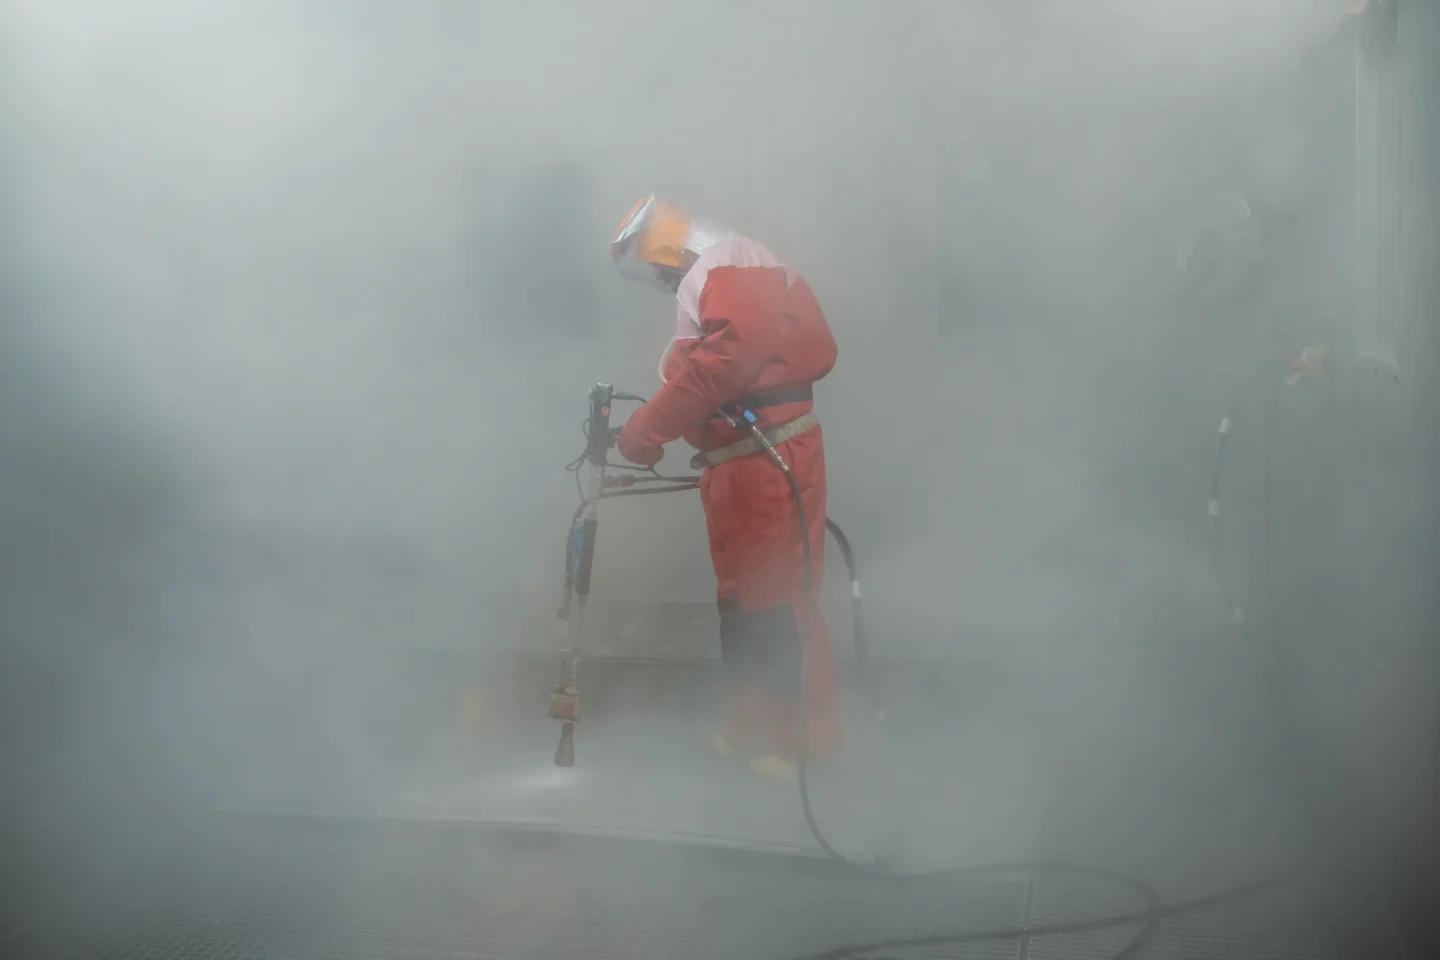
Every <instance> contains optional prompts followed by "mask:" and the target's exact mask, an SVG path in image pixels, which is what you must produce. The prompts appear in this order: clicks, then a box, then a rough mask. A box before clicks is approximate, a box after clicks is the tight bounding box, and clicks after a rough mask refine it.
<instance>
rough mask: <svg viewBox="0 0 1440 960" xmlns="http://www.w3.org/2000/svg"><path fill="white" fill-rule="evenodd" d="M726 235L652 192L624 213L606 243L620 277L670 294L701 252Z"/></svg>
mask: <svg viewBox="0 0 1440 960" xmlns="http://www.w3.org/2000/svg"><path fill="white" fill-rule="evenodd" d="M730 235H731V231H729V230H726V229H725V228H724V227H718V226H715V225H714V224H709V223H703V222H700V221H697V220H695V219H694V218H693V217H691V216H690V215H689V214H687V213H686V212H685V211H683V210H681V209H680V208H679V207H677V206H675V205H674V204H671V203H666V202H665V201H663V200H660V199H658V198H657V197H656V196H655V195H654V194H653V193H652V194H651V195H650V196H648V197H646V198H645V199H643V200H641V201H640V202H639V203H637V204H635V206H634V208H633V209H631V211H630V213H629V214H627V215H626V217H625V220H624V221H623V222H622V223H621V224H620V228H619V229H618V230H617V231H616V232H615V239H614V240H612V241H611V242H610V256H611V257H612V258H613V259H614V261H615V269H616V270H617V271H618V272H619V273H620V275H621V276H622V277H625V278H627V279H629V280H634V281H636V282H637V283H643V284H645V285H646V286H647V287H651V288H653V289H655V290H659V291H661V292H662V293H668V294H671V295H674V294H675V293H676V291H677V290H678V289H679V286H680V281H681V280H683V279H684V278H685V275H686V274H687V273H689V272H690V268H691V267H693V266H694V265H695V262H696V261H697V260H699V259H700V256H701V254H703V253H704V252H705V251H706V250H708V249H710V248H711V247H712V246H714V245H715V244H716V243H717V242H718V241H720V240H722V239H724V238H726V237H728V236H730Z"/></svg>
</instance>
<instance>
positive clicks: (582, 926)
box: [13, 819, 1395, 960]
mask: <svg viewBox="0 0 1440 960" xmlns="http://www.w3.org/2000/svg"><path fill="white" fill-rule="evenodd" d="M223 824H224V825H223V827H216V828H215V829H214V830H212V831H210V839H209V840H208V841H207V842H206V844H205V845H204V847H203V849H201V850H197V851H194V852H193V855H192V856H190V857H188V858H187V859H186V861H185V863H184V864H181V865H177V866H176V868H175V870H174V871H173V873H172V874H171V875H170V876H169V877H168V878H167V880H166V883H164V884H163V885H161V886H158V887H157V888H156V890H154V891H153V896H152V897H151V903H152V906H151V907H150V908H149V909H148V910H146V911H143V912H136V913H134V915H132V917H131V918H130V920H129V922H127V923H126V924H124V925H115V924H113V923H112V924H110V926H109V929H107V930H106V931H104V932H103V934H102V933H99V932H91V933H89V935H87V936H80V935H76V936H72V938H71V939H70V940H69V941H68V942H67V943H66V944H63V945H61V944H57V943H54V942H51V943H48V944H47V943H45V942H44V941H41V940H36V939H34V938H33V937H30V938H27V939H26V940H25V942H24V945H25V946H26V947H27V948H28V949H27V952H29V953H33V955H37V956H39V955H44V956H63V957H67V958H72V960H102V958H115V960H241V958H252V957H253V958H257V960H258V958H287V960H288V958H297V960H298V958H335V960H338V958H402V957H403V958H462V957H463V958H482V960H492V958H493V960H512V958H518V960H524V958H534V960H558V958H596V960H646V958H657V960H658V958H676V960H691V958H694V960H702V958H703V960H710V958H733V957H746V958H749V957H756V958H775V960H787V958H802V957H813V956H816V955H820V954H825V953H826V952H827V951H835V950H837V949H838V948H842V947H845V946H847V945H855V944H865V943H876V942H878V941H886V940H892V939H899V938H907V937H909V938H915V937H923V936H930V935H936V934H955V935H959V934H964V933H970V932H976V931H982V930H987V929H1001V928H1012V927H1016V926H1020V925H1030V926H1036V925H1041V924H1048V923H1054V922H1065V921H1073V920H1083V919H1089V918H1093V917H1098V916H1104V915H1109V914H1117V913H1126V912H1130V911H1134V910H1137V909H1141V908H1143V906H1144V903H1143V902H1142V901H1141V899H1140V898H1138V897H1137V896H1136V895H1135V894H1134V893H1133V892H1132V891H1130V890H1127V889H1126V888H1124V887H1123V886H1122V885H1119V884H1114V883H1109V882H1106V881H1104V880H1103V879H1097V878H1094V877H1086V876H1076V875H1070V874H1065V873H1051V872H1044V871H1042V872H1039V873H1035V874H1029V875H1025V874H1018V873H1016V874H996V875H982V876H973V877H962V878H957V879H950V880H945V881H926V880H896V879H893V878H885V877H876V876H869V875H864V874H859V873H854V872H848V871H844V870H841V869H839V868H836V867H834V866H832V865H830V864H827V863H824V862H821V861H813V860H808V859H804V858H796V857H791V856H783V855H777V854H769V853H756V852H744V851H726V850H716V849H711V848H702V847H695V846H690V845H686V844H675V843H663V842H645V841H637V840H614V839H601V838H594V837H574V836H564V835H553V834H551V835H545V834H522V833H515V832H510V831H504V830H493V829H483V828H474V827H438V826H415V825H392V826H377V825H375V824H359V823H335V822H331V823H324V822H317V821H310V820H284V821H282V820H231V819H227V820H225V821H223ZM1152 887H1153V889H1154V890H1155V891H1156V892H1157V893H1158V894H1159V896H1160V897H1161V899H1162V900H1164V901H1165V902H1167V903H1173V902H1178V901H1181V900H1185V899H1190V898H1193V897H1195V896H1197V895H1204V894H1206V893H1210V892H1213V891H1214V890H1215V889H1217V888H1216V887H1215V886H1210V887H1208V888H1200V887H1196V886H1193V885H1181V884H1175V883H1168V884H1167V883H1156V884H1153V885H1152ZM1372 921H1373V918H1372V917H1368V916H1366V915H1365V914H1364V910H1363V909H1362V907H1361V905H1360V901H1359V899H1357V895H1356V894H1355V893H1354V892H1353V891H1342V890H1338V889H1327V888H1324V887H1321V886H1319V885H1317V884H1316V883H1314V882H1312V881H1307V882H1306V883H1305V884H1304V885H1303V886H1291V887H1280V888H1275V889H1273V890H1271V891H1269V892H1267V893H1264V894H1262V895H1258V896H1256V897H1253V898H1251V899H1248V900H1244V901H1241V902H1235V903H1231V904H1228V905H1226V906H1224V907H1217V908H1214V909H1210V910H1207V911H1205V912H1201V913H1196V914H1192V915H1185V916H1180V917H1176V918H1173V919H1170V920H1167V921H1165V922H1164V923H1162V924H1161V925H1160V926H1159V928H1158V932H1157V933H1156V935H1155V936H1153V937H1152V939H1151V940H1150V941H1149V942H1148V943H1147V944H1146V946H1145V947H1144V948H1143V950H1142V951H1141V953H1140V954H1139V955H1140V956H1141V957H1148V958H1156V960H1159V958H1165V960H1169V958H1175V960H1198V958H1208V957H1223V958H1227V960H1231V958H1251V957H1253V958H1264V960H1284V958H1295V960H1310V958H1315V960H1372V958H1373V960H1390V958H1391V957H1393V956H1395V953H1394V952H1393V950H1392V948H1391V946H1390V944H1389V942H1388V941H1387V940H1386V939H1385V937H1383V936H1381V935H1379V934H1378V933H1375V932H1374V930H1375V929H1376V928H1374V926H1373V923H1372ZM1138 932H1139V931H1138V929H1137V928H1135V927H1133V926H1132V927H1128V928H1123V927H1122V928H1116V929H1113V930H1103V931H1097V932H1092V933H1086V934H1077V935H1074V936H1054V937H1042V938H1035V939H1034V940H1033V941H1031V942H1022V941H1020V940H1009V941H992V942H981V943H971V944H967V945H962V946H953V945H944V944H940V945H933V946H925V947H921V948H884V949H877V950H875V951H873V952H870V953H865V954H856V955H857V956H866V957H870V958H872V960H874V958H877V957H891V958H906V960H910V958H915V960H921V958H923V960H943V958H950V957H967V958H982V960H1031V958H1033V960H1072V958H1073V960H1080V958H1090V957H1096V958H1100V957H1108V956H1112V955H1114V954H1115V953H1117V952H1118V951H1120V950H1121V949H1123V948H1124V947H1125V945H1126V944H1127V943H1128V942H1130V941H1131V940H1132V939H1133V938H1134V937H1135V936H1136V934H1137V933H1138ZM72 933H75V931H72ZM81 933H84V932H83V931H81ZM13 955H16V956H18V955H21V954H18V953H17V954H13ZM830 955H831V956H835V954H834V953H831V954H830Z"/></svg>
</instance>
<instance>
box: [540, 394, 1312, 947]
mask: <svg viewBox="0 0 1440 960" xmlns="http://www.w3.org/2000/svg"><path fill="white" fill-rule="evenodd" d="M1243 392H1244V387H1243V386H1242V390H1241V394H1243ZM1238 398H1239V395H1237V402H1238ZM751 429H752V433H753V434H754V435H756V436H757V437H759V438H760V439H761V443H762V446H763V447H764V448H765V449H766V451H767V452H768V453H769V454H770V456H771V459H772V460H773V461H774V462H775V463H776V464H777V466H778V467H779V469H780V470H781V471H782V472H783V473H784V475H785V479H786V482H787V485H788V486H789V488H790V495H791V499H792V500H793V502H794V504H795V509H796V513H797V515H798V519H799V523H800V540H801V553H802V558H803V562H804V586H805V603H804V604H803V605H802V613H801V621H802V622H801V624H800V625H799V626H800V634H799V642H800V700H801V704H800V710H801V716H802V720H801V729H802V734H801V737H800V748H799V752H798V755H797V757H796V761H797V762H796V772H797V780H798V783H799V795H800V804H801V808H802V812H803V813H804V817H805V823H806V826H807V828H808V829H809V831H810V834H811V836H812V837H813V838H814V839H815V842H816V843H817V844H818V845H819V846H820V848H821V850H823V851H824V852H825V854H826V855H827V856H828V857H829V858H831V859H832V860H834V861H835V862H837V863H839V864H842V865H844V866H847V867H849V868H851V869H854V870H858V871H863V872H866V873H870V874H873V875H877V876H887V877H892V878H899V879H912V880H913V879H921V880H927V881H935V880H942V879H945V880H958V879H961V878H965V877H978V876H982V875H985V874H999V873H1014V872H1020V871H1026V872H1031V873H1034V872H1045V871H1049V872H1064V873H1070V874H1075V875H1081V876H1089V877H1096V878H1099V879H1103V880H1106V881H1109V882H1113V883H1117V884H1120V885H1122V886H1125V887H1127V888H1129V889H1130V890H1131V891H1133V892H1134V893H1135V894H1136V896H1138V897H1139V898H1140V899H1141V900H1142V901H1144V904H1145V908H1144V909H1143V910H1138V911H1134V912H1131V913H1126V914H1117V915H1112V916H1109V917H1100V918H1096V919H1092V920H1082V921H1075V922H1071V923H1063V924H1052V925H1048V926H1040V927H1012V928H1009V929H1000V930H986V931H979V932H974V933H964V934H937V935H931V936H925V937H911V938H905V939H896V940H886V941H876V942H873V943H862V944H850V945H847V946H843V947H837V948H833V949H830V950H826V951H823V952H820V953H816V954H812V955H810V956H808V957H805V958H801V960H846V958H849V957H855V956H857V955H859V954H864V953H874V952H876V951H879V950H895V949H902V948H914V947H924V946H939V945H951V946H958V945H962V944H968V943H978V942H982V941H993V940H1016V939H1020V940H1028V939H1029V938H1031V937H1037V936H1056V935H1061V934H1074V933H1085V932H1092V931H1097V930H1104V929H1109V928H1113V927H1120V926H1128V925H1131V924H1137V923H1138V924H1144V926H1143V928H1142V929H1141V930H1140V932H1139V933H1138V934H1136V936H1135V937H1134V938H1133V939H1132V940H1131V941H1130V942H1129V943H1128V944H1127V945H1126V946H1125V947H1124V948H1122V949H1121V950H1120V951H1119V952H1117V953H1115V954H1113V955H1112V957H1111V960H1131V958H1133V957H1134V956H1135V955H1136V954H1138V953H1139V952H1140V950H1141V949H1143V948H1144V946H1145V945H1146V944H1147V943H1148V942H1149V941H1150V939H1151V938H1152V937H1153V936H1154V934H1155V932H1156V931H1157V930H1158V928H1159V924H1160V923H1161V922H1162V921H1164V920H1166V919H1169V918H1172V917H1176V916H1180V915H1182V914H1186V913H1194V912H1198V911H1200V910H1205V909H1209V908H1212V907H1215V906H1218V905H1220V904H1222V903H1226V902H1229V901H1232V900H1238V899H1242V898H1244V897H1248V896H1252V895H1254V894H1256V893H1259V892H1260V891H1262V890H1265V889H1267V888H1269V887H1271V886H1274V885H1277V884H1279V883H1282V882H1284V881H1285V880H1287V879H1289V878H1290V877H1291V876H1292V875H1296V874H1299V873H1301V872H1302V871H1303V870H1304V867H1303V866H1297V867H1295V868H1292V869H1290V870H1286V871H1284V872H1282V873H1280V874H1277V875H1275V876H1271V877H1268V878H1264V879H1261V880H1256V881H1252V882H1250V883H1246V884H1242V885H1239V886H1234V887H1230V888H1228V889H1226V890H1222V891H1220V892H1218V893H1215V894H1211V895H1209V896H1206V897H1201V898H1197V899H1194V900H1188V901H1184V902H1181V903H1176V904H1171V905H1168V906H1167V905H1165V904H1163V903H1162V902H1161V900H1160V897H1159V895H1158V894H1157V893H1156V892H1155V891H1154V890H1153V889H1152V888H1151V887H1149V886H1148V885H1146V884H1145V883H1143V882H1141V881H1139V880H1137V879H1135V878H1133V877H1128V876H1125V875H1123V874H1118V873H1112V872H1109V871H1105V870H1100V869H1096V868H1091V867H1082V866H1077V865H1073V864H1063V863H1049V862H1027V863H1015V864H997V865H992V866H981V867H961V868H951V869H943V870H935V871H926V872H922V873H912V874H902V875H897V874H893V873H891V872H890V871H889V870H888V869H887V868H886V867H885V866H884V865H882V863H881V862H880V861H876V862H873V863H862V862H857V861H854V860H851V859H849V858H847V857H846V856H845V855H844V854H842V853H840V852H839V851H838V850H836V849H835V847H834V846H833V845H832V844H831V843H830V842H829V840H828V839H827V838H826V837H825V834H824V832H823V831H822V830H821V829H820V825H819V823H818V822H817V821H816V818H815V815H814V811H813V810H812V808H811V803H810V794H809V785H808V779H807V772H806V763H805V746H806V739H807V738H806V736H805V734H804V731H805V730H807V729H808V719H809V718H808V710H807V700H808V696H809V685H808V676H807V675H808V672H809V670H808V657H809V651H808V640H809V636H810V627H811V620H812V616H811V606H812V604H813V602H814V598H813V597H812V592H813V589H814V579H815V575H814V560H813V557H812V556H811V551H810V535H809V520H808V516H807V514H806V511H805V502H804V498H803V497H802V496H801V493H800V486H799V484H798V483H797V482H796V480H795V477H794V474H793V473H792V472H791V470H790V468H789V466H788V464H786V463H785V461H784V459H783V458H781V457H780V455H779V453H778V452H776V451H775V450H774V448H773V447H771V446H770V444H769V442H768V441H767V440H766V439H765V438H764V436H763V434H762V433H761V432H760V430H759V429H758V427H755V426H754V425H753V424H752V425H751ZM1228 432H1229V431H1228V425H1227V424H1222V430H1221V433H1222V438H1221V445H1220V453H1219V455H1218V456H1217V462H1216V466H1215V471H1214V476H1213V478H1212V482H1211V488H1212V501H1211V503H1212V510H1211V513H1212V516H1214V517H1215V519H1216V521H1217V524H1218V518H1219V515H1218V508H1217V507H1216V504H1217V502H1218V501H1217V496H1218V486H1219V475H1220V469H1221V465H1222V461H1223V457H1224V450H1225V444H1226V440H1227V439H1228ZM690 479H691V478H688V477H687V478H674V481H678V480H690ZM674 481H672V485H670V486H666V487H663V488H648V489H644V490H620V491H611V492H608V493H602V494H600V495H599V499H608V498H610V497H620V496H637V495H642V494H651V493H674V492H680V491H684V490H693V489H696V487H697V486H698V484H697V483H680V482H674ZM585 505H586V503H585V502H582V503H581V504H580V507H579V508H578V509H577V510H576V513H575V519H576V520H578V518H579V516H580V514H581V512H582V511H583V510H584V508H585ZM571 526H572V529H573V526H574V523H573V521H572V524H571ZM825 528H826V529H827V530H828V531H829V532H830V534H831V536H832V537H833V538H834V539H835V542H836V544H837V546H838V547H839V548H840V554H841V557H842V558H843V560H844V562H845V567H846V572H847V573H848V575H849V577H850V583H851V603H852V607H851V612H852V618H853V623H854V636H855V648H856V659H857V661H858V663H859V664H860V666H861V668H862V670H864V669H865V668H867V667H868V666H869V665H870V657H869V649H868V642H867V636H866V632H865V625H864V618H863V616H862V609H863V608H862V598H861V593H860V581H859V576H858V573H857V570H856V563H855V554H854V550H853V548H852V546H851V543H850V539H849V537H848V536H846V534H845V531H844V530H843V529H841V527H840V525H839V524H837V523H835V522H834V521H833V520H831V519H830V518H829V517H826V519H825ZM1217 540H1218V527H1217V528H1216V529H1215V531H1214V532H1213V533H1212V556H1217V554H1216V552H1215V547H1214V544H1215V542H1216V541H1217ZM566 558H567V571H568V567H569V562H570V561H569V558H570V551H569V550H568V549H567V551H566ZM1217 571H1218V568H1217ZM1236 609H1237V610H1238V609H1239V608H1238V607H1237V608H1236Z"/></svg>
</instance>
